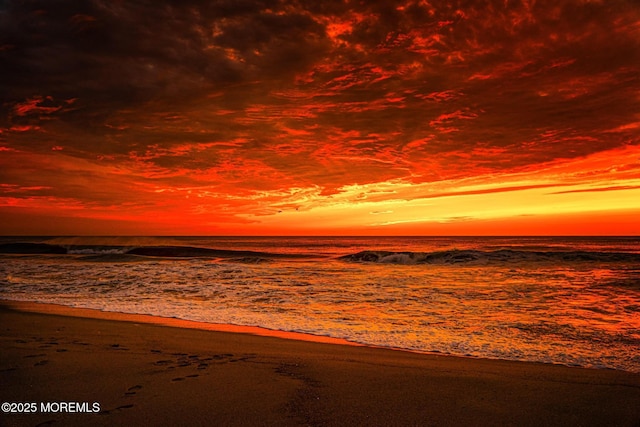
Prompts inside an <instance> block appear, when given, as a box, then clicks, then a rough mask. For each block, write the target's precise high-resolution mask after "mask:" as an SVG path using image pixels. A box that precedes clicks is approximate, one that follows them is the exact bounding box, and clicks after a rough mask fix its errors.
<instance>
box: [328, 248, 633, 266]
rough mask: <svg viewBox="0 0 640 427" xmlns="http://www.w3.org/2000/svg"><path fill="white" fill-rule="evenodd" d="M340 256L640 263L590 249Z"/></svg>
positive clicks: (352, 258)
mask: <svg viewBox="0 0 640 427" xmlns="http://www.w3.org/2000/svg"><path fill="white" fill-rule="evenodd" d="M338 259H340V260H343V261H348V262H365V263H379V264H405V265H413V264H436V265H437V264H442V265H454V264H455V265H458V264H494V263H519V262H554V263H557V262H640V253H629V252H588V251H521V250H512V249H500V250H495V251H480V250H457V249H454V250H447V251H437V252H391V251H362V252H358V253H355V254H351V255H345V256H341V257H339V258H338Z"/></svg>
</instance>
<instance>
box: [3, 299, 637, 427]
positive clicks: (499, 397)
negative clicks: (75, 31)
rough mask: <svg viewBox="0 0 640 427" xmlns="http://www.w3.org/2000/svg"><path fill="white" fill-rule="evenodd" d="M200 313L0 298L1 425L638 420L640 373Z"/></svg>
mask: <svg viewBox="0 0 640 427" xmlns="http://www.w3.org/2000/svg"><path fill="white" fill-rule="evenodd" d="M204 327H205V325H203V324H198V323H195V322H183V321H179V320H176V319H161V318H154V317H150V316H137V315H136V316H134V315H122V314H114V313H103V312H99V311H93V310H77V309H70V308H66V307H60V306H53V305H41V304H33V303H16V302H9V301H1V302H0V330H1V331H2V332H1V333H0V349H1V351H0V402H11V403H15V405H13V408H9V409H10V410H11V409H15V410H18V409H21V410H24V409H25V407H26V408H32V409H33V408H34V407H35V409H36V411H35V413H20V414H18V413H5V412H2V413H0V425H2V426H36V425H53V426H55V425H63V426H67V425H70V426H83V425H94V426H111V425H131V426H138V425H158V426H162V425H167V426H169V425H185V426H200V425H201V426H211V425H220V426H243V425H247V426H253V425H256V426H281V425H282V426H287V425H291V426H299V425H309V426H343V425H344V426H361V425H362V426H364V425H368V426H429V425H433V426H442V425H454V426H457V425H459V426H470V425H487V426H500V425H509V426H540V425H547V426H549V425H551V426H556V425H557V426H602V425H616V426H640V375H638V374H632V373H628V372H621V371H611V370H595V369H582V368H572V367H565V366H556V365H546V364H538V363H523V362H509V361H498V360H485V359H475V358H459V357H452V356H441V355H426V354H416V353H411V352H404V351H397V350H389V349H381V348H371V347H364V346H355V345H348V343H346V342H341V341H340V340H335V341H333V340H327V341H329V342H323V343H320V342H313V341H305V340H303V339H310V340H316V339H317V337H308V336H302V335H300V334H293V335H287V334H284V338H283V337H280V336H260V335H256V334H262V335H279V334H276V333H271V332H269V331H264V330H260V329H259V328H255V329H243V328H240V329H238V328H235V327H228V328H227V330H228V331H224V332H223V331H215V330H206V329H204ZM208 328H209V329H215V327H208ZM291 338H293V339H291ZM69 402H71V404H68V403H69ZM18 404H22V405H21V406H20V405H18ZM25 404H28V405H25ZM31 404H35V405H33V406H32V405H31ZM94 404H97V405H98V406H99V411H98V412H83V411H87V410H91V411H93V410H95V409H96V406H95V405H94ZM65 405H66V409H65ZM3 409H4V406H3ZM43 409H44V410H48V412H43ZM63 409H65V410H63ZM70 409H71V410H74V411H76V412H70V411H69V410H70ZM78 411H79V412H78Z"/></svg>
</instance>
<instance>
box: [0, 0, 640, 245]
mask: <svg viewBox="0 0 640 427" xmlns="http://www.w3.org/2000/svg"><path fill="white" fill-rule="evenodd" d="M1 10H2V15H1V18H0V19H1V20H0V26H1V27H0V28H1V29H2V34H3V36H2V40H1V41H0V58H1V59H2V63H3V64H4V66H3V67H2V79H0V92H2V93H3V100H2V103H0V104H1V105H0V112H1V114H0V165H1V166H2V174H1V176H0V218H1V219H2V221H1V222H0V223H1V224H2V225H0V227H1V229H0V231H2V232H3V233H5V234H6V233H11V234H93V235H95V234H133V235H140V234H152V235H158V234H162V235H164V234H191V235H202V234H226V235H239V234H242V235H256V234H261V235H288V234H298V235H299V234H303V235H309V234H321V235H328V234H338V235H340V234H343V235H344V234H351V235H353V234H363V235H380V234H384V235H394V234H395V235H398V234H401V235H407V234H440V235H442V234H445V235H447V234H448V235H469V234H484V235H492V234H493V235H495V234H512V235H513V234H516V235H523V234H572V235H574V234H598V235H603V234H618V235H620V234H623V235H624V234H637V233H638V232H640V229H639V228H638V225H637V221H634V218H635V217H636V216H637V215H638V213H639V211H640V204H639V202H638V200H640V192H639V188H640V174H639V172H638V171H639V170H640V169H639V165H640V163H639V156H640V151H639V149H638V142H639V139H638V135H639V134H640V117H639V116H638V111H640V105H639V102H640V95H639V93H640V92H639V90H640V83H639V80H638V75H639V69H638V63H639V61H638V59H639V56H638V52H640V45H639V43H640V42H639V40H640V37H638V35H639V31H640V30H639V29H638V28H639V27H638V22H639V19H640V9H639V8H638V7H637V5H636V3H634V2H633V1H627V0H619V1H613V2H599V1H584V0H564V1H560V2H548V1H542V2H541V1H524V2H506V3H505V2H502V1H485V2H476V3H474V2H467V3H464V2H453V3H451V2H426V1H402V0H398V1H391V2H350V1H347V2H341V1H330V2H322V4H318V3H317V2H305V1H302V2H298V1H291V2H289V1H280V2H268V4H267V3H263V2H260V1H257V2H242V3H238V4H234V3H228V2H208V3H206V4H205V3H200V2H197V1H189V2H170V3H168V4H165V5H164V6H162V7H159V6H157V5H156V4H155V3H151V2H135V3H112V2H103V1H95V2H86V3H77V4H76V3H74V2H67V3H65V4H64V5H58V4H57V5H55V6H53V5H52V4H49V3H47V2H30V3H25V2H18V1H10V2H7V3H6V4H5V5H3V6H2V9H1Z"/></svg>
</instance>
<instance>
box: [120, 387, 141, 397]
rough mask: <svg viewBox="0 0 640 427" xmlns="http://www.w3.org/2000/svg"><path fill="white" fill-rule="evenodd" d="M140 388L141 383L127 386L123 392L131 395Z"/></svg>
mask: <svg viewBox="0 0 640 427" xmlns="http://www.w3.org/2000/svg"><path fill="white" fill-rule="evenodd" d="M141 388H142V386H141V385H134V386H133V387H129V388H128V389H127V391H126V392H125V393H124V394H125V395H126V396H133V395H134V394H136V392H137V391H138V390H140V389H141Z"/></svg>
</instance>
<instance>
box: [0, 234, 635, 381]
mask: <svg viewBox="0 0 640 427" xmlns="http://www.w3.org/2000/svg"><path fill="white" fill-rule="evenodd" d="M0 299H6V300H19V301H35V302H45V303H55V304H62V305H66V306H72V307H84V308H93V309H99V310H104V311H112V312H122V313H137V314H149V315H154V316H163V317H175V318H180V319H186V320H194V321H200V322H209V323H223V324H234V325H245V326H259V327H263V328H268V329H273V330H281V331H295V332H303V333H309V334H314V335H322V336H330V337H334V338H343V339H347V340H349V341H353V342H357V343H362V344H367V345H374V346H383V347H390V348H397V349H404V350H412V351H419V352H429V353H440V354H448V355H457V356H468V357H483V358H492V359H507V360H521V361H533V362H544V363H554V364H563V365H569V366H582V367H589V368H600V369H617V370H623V371H629V372H640V238H639V237H2V238H0Z"/></svg>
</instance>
